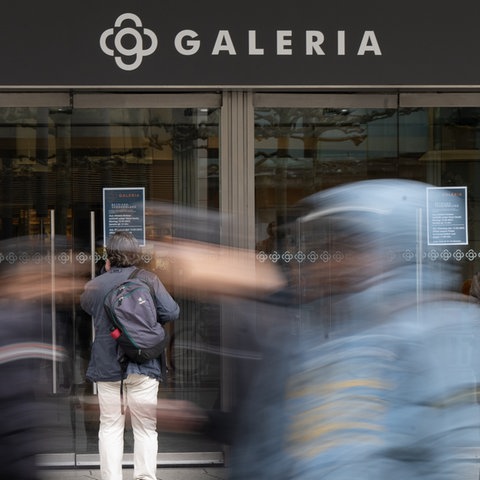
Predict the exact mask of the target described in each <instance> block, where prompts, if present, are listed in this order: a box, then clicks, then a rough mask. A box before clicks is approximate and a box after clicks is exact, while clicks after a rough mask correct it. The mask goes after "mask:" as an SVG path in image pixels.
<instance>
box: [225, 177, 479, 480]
mask: <svg viewBox="0 0 480 480" xmlns="http://www.w3.org/2000/svg"><path fill="white" fill-rule="evenodd" d="M426 187H427V185H425V184H421V183H416V182H410V181H402V180H376V181H365V182H360V183H357V184H352V185H345V186H341V187H337V188H334V189H331V190H327V191H324V192H320V193H318V194H315V195H313V196H311V197H309V198H307V199H306V200H305V201H304V202H303V203H302V204H301V205H300V208H299V215H298V220H297V222H296V225H295V226H294V227H293V228H291V231H296V232H297V244H298V249H299V251H301V252H303V253H305V254H307V255H308V254H310V256H309V258H310V259H312V260H314V259H315V258H316V261H305V262H303V263H299V264H298V265H296V266H295V267H294V268H292V275H294V278H295V279H296V280H295V281H294V282H292V285H294V284H296V285H299V290H298V291H296V292H293V293H294V297H296V299H297V301H298V308H299V312H300V320H299V328H298V331H297V332H296V334H295V333H293V334H292V332H293V329H292V330H290V335H287V332H288V330H286V329H285V328H283V329H280V332H276V331H275V326H274V325H271V326H270V329H269V332H271V333H272V334H273V335H269V333H268V332H267V331H266V330H263V331H262V334H263V335H264V337H265V338H268V337H270V339H271V341H270V343H269V345H270V346H271V347H272V348H271V349H269V351H268V352H267V351H265V352H266V353H265V356H264V360H263V362H261V363H260V364H259V370H258V371H257V372H255V377H254V378H253V384H252V387H251V389H250V391H249V395H248V397H249V398H248V399H247V401H246V404H245V407H244V408H243V410H242V413H241V418H240V421H239V422H238V424H237V425H238V429H237V431H236V432H235V436H234V445H233V448H232V461H231V472H232V475H231V479H232V480H251V479H252V478H255V479H256V480H261V479H264V480H267V479H268V480H270V479H272V478H275V479H276V480H287V479H288V480H290V479H292V480H293V479H295V480H318V479H320V478H321V479H328V480H347V479H348V480H351V479H352V478H356V479H359V480H377V479H378V480H385V479H389V480H396V479H398V480H400V479H401V480H404V479H406V478H408V479H410V480H412V479H417V478H418V479H419V478H422V479H425V478H428V479H432V480H433V479H435V480H439V479H440V480H442V479H454V478H455V479H457V478H465V477H464V472H463V471H462V468H465V463H463V464H462V462H460V461H458V459H459V456H458V453H459V450H458V449H459V448H462V447H472V446H478V444H479V442H480V412H479V406H478V403H477V402H476V398H475V384H476V378H477V377H478V375H479V367H480V362H479V360H478V357H479V355H478V353H477V352H478V333H477V331H478V318H479V313H480V311H479V309H478V305H476V304H474V303H471V302H468V301H465V296H462V295H460V294H453V293H449V292H453V291H455V290H456V289H457V288H458V285H459V277H458V276H457V275H456V273H455V271H454V269H453V267H452V266H449V265H447V264H445V263H442V264H439V262H433V261H432V262H429V261H428V260H427V256H426V255H425V253H426V252H425V248H426V244H425V239H426V238H427V237H426ZM290 293H292V292H290ZM279 318H280V317H279ZM260 321H261V320H260ZM272 327H273V330H272ZM252 375H253V373H252Z"/></svg>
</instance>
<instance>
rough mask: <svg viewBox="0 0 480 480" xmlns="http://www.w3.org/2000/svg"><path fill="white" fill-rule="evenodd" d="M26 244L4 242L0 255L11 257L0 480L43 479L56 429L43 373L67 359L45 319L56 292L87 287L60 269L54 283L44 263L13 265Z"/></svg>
mask: <svg viewBox="0 0 480 480" xmlns="http://www.w3.org/2000/svg"><path fill="white" fill-rule="evenodd" d="M28 245H30V240H29V239H25V238H17V239H12V240H5V241H2V242H0V251H2V252H5V251H8V252H10V254H11V255H10V257H9V258H8V259H4V260H3V261H2V262H0V287H1V288H0V385H1V387H0V477H1V478H5V479H7V478H15V479H18V480H34V479H37V478H39V476H38V473H37V465H36V460H37V455H38V454H41V453H46V452H48V448H49V446H50V443H49V442H50V440H52V439H51V437H49V436H48V435H46V433H45V432H46V431H47V429H50V435H51V427H52V425H53V418H52V417H51V416H50V415H49V414H50V413H51V408H50V406H49V404H48V402H47V401H46V398H47V397H48V395H49V394H50V393H51V391H50V389H51V385H46V384H45V382H44V379H43V376H42V375H41V373H42V371H44V369H45V368H48V365H49V364H51V362H52V361H62V360H64V352H63V350H62V349H61V348H56V347H55V346H54V345H53V344H52V337H51V335H49V334H48V333H46V332H45V326H44V325H43V326H42V315H44V316H45V318H46V317H47V316H48V310H50V307H51V305H50V303H49V302H50V300H51V298H52V293H65V294H66V293H70V294H73V293H74V291H75V289H79V288H81V285H82V284H83V282H81V283H78V284H77V282H76V281H74V280H72V276H71V271H70V266H66V267H65V266H60V267H58V269H57V272H56V278H55V282H54V283H53V282H52V278H51V276H50V273H51V268H50V264H49V263H47V260H46V259H45V258H36V261H35V262H31V263H24V262H21V261H18V262H14V261H13V260H15V259H17V260H18V258H19V256H20V254H23V253H24V252H25V251H26V250H27V248H28ZM54 284H55V287H53V285H54ZM43 320H44V319H43ZM50 368H51V367H50Z"/></svg>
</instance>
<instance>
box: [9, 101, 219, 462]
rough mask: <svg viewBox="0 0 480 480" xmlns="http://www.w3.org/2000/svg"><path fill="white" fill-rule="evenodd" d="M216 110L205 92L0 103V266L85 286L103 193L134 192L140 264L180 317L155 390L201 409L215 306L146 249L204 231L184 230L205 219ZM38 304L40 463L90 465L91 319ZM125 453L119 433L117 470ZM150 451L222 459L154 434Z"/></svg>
mask: <svg viewBox="0 0 480 480" xmlns="http://www.w3.org/2000/svg"><path fill="white" fill-rule="evenodd" d="M219 107H220V100H219V97H218V96H216V95H183V96H182V95H175V96H168V95H164V96H155V95H111V96H108V95H86V94H78V95H74V96H73V97H70V96H69V95H66V94H65V95H56V96H45V95H44V96H42V95H17V96H15V95H5V96H3V97H1V98H0V141H1V144H0V162H1V163H0V166H1V169H2V176H1V181H2V191H1V192H0V198H1V201H0V239H1V240H2V244H3V245H4V248H3V249H2V251H0V259H1V261H7V262H13V263H14V262H45V268H49V269H51V270H52V271H54V270H55V266H56V265H57V266H67V267H68V268H69V269H70V271H71V275H72V278H75V279H77V280H78V279H79V278H80V279H83V280H84V281H87V280H88V279H89V278H91V277H92V276H94V275H97V274H98V273H99V271H100V269H101V267H102V265H103V262H104V260H105V258H104V251H103V244H104V241H103V239H104V232H103V203H102V202H103V196H102V194H103V189H104V188H122V189H129V188H142V189H144V191H145V198H146V212H145V218H146V229H145V231H146V244H145V247H144V254H143V257H142V259H143V263H144V265H143V266H144V268H147V269H151V270H152V271H154V272H156V273H157V274H158V276H159V277H160V279H161V280H162V281H163V282H164V284H165V285H166V286H167V288H168V289H169V290H170V291H171V293H172V294H173V295H174V297H175V299H176V300H177V301H178V303H179V304H180V306H181V311H182V314H181V318H180V319H179V320H178V321H177V322H176V324H175V325H174V326H173V327H172V331H171V332H170V334H171V337H172V343H171V345H170V348H169V376H168V381H167V382H165V384H164V385H163V386H162V388H161V389H160V393H159V395H160V396H162V397H166V398H174V399H188V400H192V401H194V402H195V403H197V404H199V405H201V406H203V407H205V408H210V407H213V406H214V405H215V404H216V402H218V400H219V396H220V357H219V355H218V354H216V353H215V352H217V353H218V342H219V306H218V305H216V304H212V303H208V302H207V301H205V299H204V298H203V299H201V300H200V299H197V298H196V297H195V295H193V294H192V293H191V292H188V291H186V290H185V289H182V288H180V287H178V286H176V285H175V281H174V276H175V265H174V263H173V262H172V261H171V260H170V259H169V258H168V255H165V254H162V253H161V252H160V253H159V250H158V249H156V248H154V246H155V242H159V241H162V240H165V239H167V238H170V237H171V236H172V235H177V236H178V235H179V236H182V235H188V236H189V238H192V239H201V238H200V237H201V236H202V235H205V229H204V228H203V227H204V225H202V228H200V224H201V222H198V220H197V225H198V227H197V228H194V227H192V225H195V224H194V222H192V219H194V218H195V219H198V218H199V217H201V218H203V217H205V218H206V216H207V212H209V213H208V214H209V215H211V216H212V215H213V218H215V212H217V211H218V203H219V181H218V179H219V155H218V140H219V138H218V137H219V118H220V114H219V112H220V109H219ZM185 222H190V223H189V228H188V229H185V228H184V226H185ZM208 227H210V231H209V235H210V238H211V237H215V236H218V234H219V225H218V223H215V221H212V222H211V223H210V224H209V225H208ZM21 239H22V241H21ZM52 292H54V288H53V289H52ZM48 306H49V309H47V313H44V314H43V317H42V322H43V323H44V325H45V327H44V329H43V331H44V333H43V335H44V337H45V339H46V340H48V342H51V343H53V344H55V345H58V346H59V347H62V348H63V349H64V351H65V352H66V360H65V361H63V362H58V363H57V364H52V363H51V362H50V363H46V364H45V369H44V376H45V382H46V383H48V389H47V391H48V402H49V405H50V407H51V409H52V411H53V412H55V415H54V418H55V423H54V424H52V425H51V432H50V434H49V436H48V438H50V439H51V441H50V442H49V446H48V449H49V455H48V456H47V457H45V461H46V463H53V464H56V465H62V464H74V463H76V464H78V465H91V464H95V463H98V455H97V452H98V446H97V432H98V412H97V408H96V400H95V389H94V386H92V385H91V384H89V383H88V382H87V381H86V380H85V369H86V365H87V362H88V359H89V349H90V344H91V340H92V329H91V319H90V318H89V317H88V316H86V315H85V314H84V312H82V310H81V309H80V308H79V306H78V301H77V298H75V296H74V295H63V296H62V295H60V294H54V293H53V294H52V297H51V298H50V299H49V301H48ZM199 345H202V346H203V348H199ZM206 345H210V347H211V348H206ZM212 352H213V353H212ZM132 446H133V444H132V435H131V431H130V430H129V428H127V433H126V446H125V451H126V453H127V455H126V462H127V463H129V462H130V461H131V456H130V455H129V454H130V453H131V452H132ZM159 452H160V454H159V462H160V463H162V462H163V461H168V462H173V463H175V461H183V456H182V455H184V454H186V455H187V456H188V458H189V459H190V460H195V459H197V460H198V459H205V458H206V457H209V460H208V461H211V462H212V461H213V462H216V461H221V459H222V457H221V453H220V452H221V446H220V445H218V444H215V443H214V442H211V441H209V440H208V439H206V438H203V437H201V436H199V435H173V434H160V435H159ZM179 458H180V460H178V459H179Z"/></svg>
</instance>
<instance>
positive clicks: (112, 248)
mask: <svg viewBox="0 0 480 480" xmlns="http://www.w3.org/2000/svg"><path fill="white" fill-rule="evenodd" d="M106 250H107V259H108V260H109V261H110V265H111V266H112V267H130V266H132V265H137V264H138V263H139V262H140V256H141V252H140V246H139V244H138V241H137V239H136V238H135V237H134V236H133V235H132V234H131V233H130V232H115V233H114V234H113V235H112V236H111V237H110V238H109V239H108V241H107V246H106Z"/></svg>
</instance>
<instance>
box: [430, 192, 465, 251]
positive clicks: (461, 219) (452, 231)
mask: <svg viewBox="0 0 480 480" xmlns="http://www.w3.org/2000/svg"><path fill="white" fill-rule="evenodd" d="M427 216H428V244H429V245H468V229H467V187H430V188H427Z"/></svg>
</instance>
